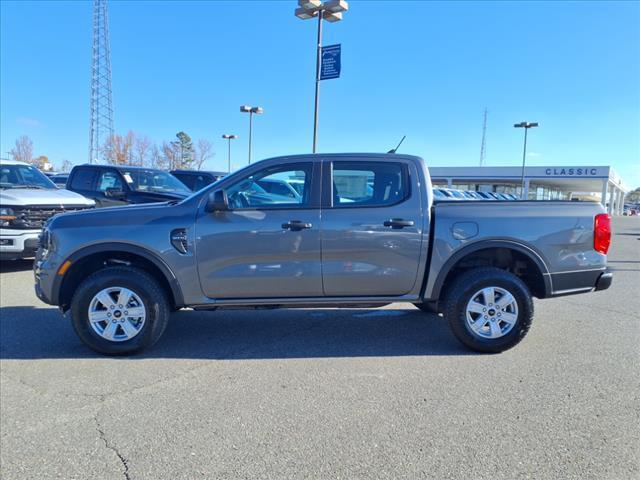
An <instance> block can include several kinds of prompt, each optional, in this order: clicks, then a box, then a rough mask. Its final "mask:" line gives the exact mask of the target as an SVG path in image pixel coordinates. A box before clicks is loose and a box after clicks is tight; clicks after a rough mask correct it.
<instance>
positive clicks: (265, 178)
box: [226, 163, 313, 209]
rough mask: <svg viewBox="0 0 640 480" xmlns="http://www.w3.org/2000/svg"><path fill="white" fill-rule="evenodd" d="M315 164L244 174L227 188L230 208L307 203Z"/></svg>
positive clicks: (289, 205)
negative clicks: (245, 175)
mask: <svg viewBox="0 0 640 480" xmlns="http://www.w3.org/2000/svg"><path fill="white" fill-rule="evenodd" d="M312 165H313V164H312V163H296V164H288V165H281V166H277V167H270V168H266V169H264V170H261V171H259V172H257V173H254V174H252V175H249V176H247V177H244V178H243V179H241V180H239V181H237V182H236V183H235V184H233V185H231V186H230V187H229V188H227V189H226V192H227V197H228V199H229V208H231V209H243V208H244V209H270V208H302V207H305V206H307V205H308V204H309V194H310V191H311V188H310V181H311V169H312ZM294 185H295V187H294Z"/></svg>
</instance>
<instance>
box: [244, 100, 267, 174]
mask: <svg viewBox="0 0 640 480" xmlns="http://www.w3.org/2000/svg"><path fill="white" fill-rule="evenodd" d="M240 111H241V112H244V113H248V114H249V163H251V140H252V137H253V114H254V113H255V114H257V115H261V114H263V113H264V110H263V109H262V107H252V106H250V105H240Z"/></svg>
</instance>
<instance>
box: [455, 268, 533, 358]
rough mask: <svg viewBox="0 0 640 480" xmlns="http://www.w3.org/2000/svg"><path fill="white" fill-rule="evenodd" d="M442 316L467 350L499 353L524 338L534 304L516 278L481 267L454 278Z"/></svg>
mask: <svg viewBox="0 0 640 480" xmlns="http://www.w3.org/2000/svg"><path fill="white" fill-rule="evenodd" d="M444 315H445V317H446V318H447V320H448V321H449V324H450V325H451V329H452V330H453V333H454V335H455V336H456V337H457V338H458V340H460V341H461V342H462V343H463V344H465V345H466V346H467V347H469V348H471V349H472V350H476V351H478V352H485V353H498V352H502V351H504V350H508V349H510V348H512V347H514V346H515V345H517V344H518V343H519V342H520V341H521V340H522V339H523V338H524V337H525V335H526V334H527V332H528V331H529V327H530V326H531V321H532V320H533V301H532V299H531V293H530V292H529V289H528V288H527V286H526V285H525V284H524V282H523V281H522V280H520V279H519V278H518V277H516V276H515V275H513V274H511V273H509V272H506V271H504V270H500V269H499V268H493V267H486V268H484V267H483V268H477V269H474V270H469V271H467V272H465V273H463V274H461V275H460V276H458V277H456V279H455V280H454V281H453V283H452V284H451V286H450V287H449V289H448V290H447V293H446V296H445V300H444Z"/></svg>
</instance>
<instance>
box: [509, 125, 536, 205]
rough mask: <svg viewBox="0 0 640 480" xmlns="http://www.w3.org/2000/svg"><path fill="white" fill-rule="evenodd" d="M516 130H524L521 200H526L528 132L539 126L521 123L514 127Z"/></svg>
mask: <svg viewBox="0 0 640 480" xmlns="http://www.w3.org/2000/svg"><path fill="white" fill-rule="evenodd" d="M513 126H514V127H515V128H524V148H523V151H522V178H521V181H520V199H521V200H526V198H525V196H524V166H525V162H526V159H527V130H529V129H530V128H535V127H537V126H538V122H520V123H516V124H514V125H513Z"/></svg>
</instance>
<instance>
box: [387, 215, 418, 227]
mask: <svg viewBox="0 0 640 480" xmlns="http://www.w3.org/2000/svg"><path fill="white" fill-rule="evenodd" d="M414 224H415V223H414V221H413V220H403V219H402V218H392V219H390V220H385V221H384V223H383V225H384V226H385V227H391V228H393V229H394V230H397V229H400V228H404V227H413V225H414Z"/></svg>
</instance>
